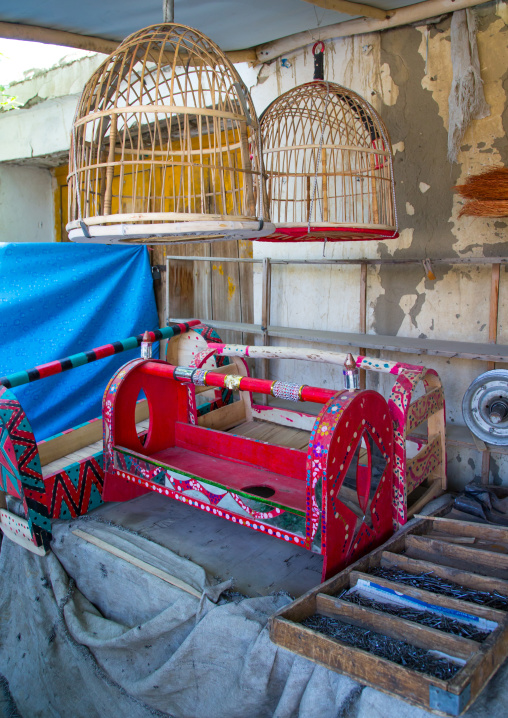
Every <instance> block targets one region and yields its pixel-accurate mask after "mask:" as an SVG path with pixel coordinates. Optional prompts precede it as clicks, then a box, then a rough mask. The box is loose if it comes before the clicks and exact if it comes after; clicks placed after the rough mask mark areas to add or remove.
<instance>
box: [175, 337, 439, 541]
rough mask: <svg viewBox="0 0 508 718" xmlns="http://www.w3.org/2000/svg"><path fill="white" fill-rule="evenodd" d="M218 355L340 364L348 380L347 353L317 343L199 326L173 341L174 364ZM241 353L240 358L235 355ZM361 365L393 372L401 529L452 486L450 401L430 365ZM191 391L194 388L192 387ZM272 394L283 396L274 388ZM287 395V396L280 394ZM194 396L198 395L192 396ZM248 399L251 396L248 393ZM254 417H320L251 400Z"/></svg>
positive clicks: (306, 421)
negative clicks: (231, 335) (300, 344)
mask: <svg viewBox="0 0 508 718" xmlns="http://www.w3.org/2000/svg"><path fill="white" fill-rule="evenodd" d="M213 357H215V360H216V361H217V360H218V359H224V358H226V357H229V358H230V360H231V361H238V360H239V361H242V360H243V359H246V358H249V359H274V360H275V359H293V360H294V359H296V360H305V361H311V362H313V363H327V364H333V365H336V366H337V368H338V374H339V376H337V381H336V386H339V385H341V383H342V376H341V374H342V371H343V367H344V363H345V361H346V357H347V355H346V354H344V353H340V352H331V351H323V350H320V349H315V348H310V347H309V348H296V347H278V346H270V347H261V346H246V345H240V344H220V343H216V342H214V341H213V340H211V339H210V338H207V339H205V338H204V337H203V336H201V335H198V334H197V333H196V332H195V331H194V330H191V331H189V332H187V333H186V334H185V337H182V338H180V337H175V338H174V339H172V340H171V341H170V342H169V343H168V349H167V358H168V360H169V361H170V362H173V363H186V364H190V365H192V366H196V367H209V366H211V365H212V364H210V362H211V361H212V358H213ZM235 358H236V359H235ZM356 366H357V367H358V369H362V370H365V371H366V372H367V373H372V372H375V373H377V374H381V375H385V380H384V385H385V386H386V382H387V380H388V378H389V377H390V376H391V377H393V379H394V383H393V385H392V386H391V389H390V390H389V394H388V395H387V396H388V408H389V412H390V416H391V420H392V422H393V429H394V481H393V497H392V518H393V526H394V528H397V527H398V526H400V525H403V524H405V523H406V521H407V520H408V518H409V517H410V516H412V515H413V514H414V513H415V512H417V511H419V510H420V509H421V508H422V507H423V506H424V505H425V504H426V503H428V502H429V501H430V500H431V499H432V498H434V497H436V496H438V495H439V494H440V493H442V492H443V491H444V490H445V489H446V453H445V403H444V392H443V388H442V386H441V382H440V379H439V376H438V375H437V373H436V372H435V371H434V370H433V369H428V368H426V367H424V366H420V365H413V364H406V363H402V362H393V361H388V360H383V359H378V358H372V357H366V356H357V357H356ZM189 391H190V390H189ZM271 393H272V395H274V396H276V397H277V394H275V393H274V392H273V391H272V392H271ZM278 398H285V397H283V396H282V397H280V396H279V397H278ZM191 401H192V398H191ZM244 401H249V399H248V398H246V399H244ZM248 413H249V418H251V419H252V418H253V419H254V420H258V421H264V422H270V423H272V424H278V425H283V426H291V427H295V428H299V429H301V430H304V431H308V432H310V431H311V429H312V427H313V424H314V420H315V417H314V416H312V415H309V414H305V413H302V412H298V413H297V414H296V413H295V412H292V413H291V414H290V415H288V414H287V412H286V411H285V410H283V409H281V408H279V407H277V406H264V405H255V404H251V406H250V407H249V412H248Z"/></svg>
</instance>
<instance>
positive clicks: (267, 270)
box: [261, 257, 272, 401]
mask: <svg viewBox="0 0 508 718" xmlns="http://www.w3.org/2000/svg"><path fill="white" fill-rule="evenodd" d="M262 282H263V288H262V295H261V329H262V331H263V346H265V347H266V346H268V344H269V342H270V340H269V338H268V326H269V324H270V300H271V293H272V292H271V289H272V265H271V264H270V260H269V259H268V258H267V257H265V258H264V259H263V274H262ZM261 378H262V379H268V359H262V360H261ZM265 401H266V398H265Z"/></svg>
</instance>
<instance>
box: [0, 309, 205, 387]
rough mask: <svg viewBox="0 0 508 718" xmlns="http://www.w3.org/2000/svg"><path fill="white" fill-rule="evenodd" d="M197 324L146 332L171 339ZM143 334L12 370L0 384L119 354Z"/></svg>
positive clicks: (23, 381)
mask: <svg viewBox="0 0 508 718" xmlns="http://www.w3.org/2000/svg"><path fill="white" fill-rule="evenodd" d="M197 324H201V322H200V321H199V319H193V320H192V321H190V322H183V323H181V324H171V325H170V326H169V327H161V328H160V329H156V330H155V331H154V332H148V334H149V335H150V341H152V342H157V341H159V340H160V339H171V337H175V336H177V335H178V334H182V333H183V332H186V331H188V330H189V329H190V328H191V327H194V326H196V325H197ZM143 334H144V332H143V333H142V334H138V335H137V336H135V337H127V339H121V340H120V341H116V342H112V343H111V344H104V345H103V346H100V347H96V348H95V349H91V350H90V351H87V352H80V353H79V354H72V356H69V357H65V358H64V359H56V360H55V361H51V362H48V363H47V364H40V365H39V366H36V367H34V368H33V369H28V370H27V371H18V372H14V373H13V374H9V375H8V376H4V377H1V378H0V385H3V386H5V387H7V389H14V387H16V386H21V385H22V384H28V383H30V382H32V381H37V380H38V379H45V378H46V377H48V376H53V375H54V374H61V373H62V372H63V371H68V370H69V369H76V367H78V366H83V365H84V364H90V363H91V362H93V361H97V359H104V358H105V357H109V356H113V354H120V352H125V351H128V350H129V349H135V348H136V347H139V345H140V344H141V340H142V338H143Z"/></svg>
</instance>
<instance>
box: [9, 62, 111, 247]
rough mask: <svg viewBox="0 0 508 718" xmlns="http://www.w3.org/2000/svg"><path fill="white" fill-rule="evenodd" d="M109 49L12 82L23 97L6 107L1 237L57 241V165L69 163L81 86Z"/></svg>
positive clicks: (30, 240) (11, 89) (16, 240)
mask: <svg viewBox="0 0 508 718" xmlns="http://www.w3.org/2000/svg"><path fill="white" fill-rule="evenodd" d="M103 57H104V56H103V55H94V56H92V57H85V58H83V59H81V60H76V61H74V62H70V63H67V64H64V65H58V66H56V67H54V68H52V69H51V70H47V71H44V72H38V73H37V72H36V73H34V74H33V75H32V76H30V77H28V78H27V79H25V80H23V81H22V82H16V83H13V84H12V85H11V86H10V91H11V93H12V94H13V95H14V96H15V97H16V98H17V100H18V102H20V103H22V107H21V108H20V109H18V110H11V111H10V112H4V113H0V241H1V242H54V241H55V216H54V199H53V189H54V179H53V177H52V175H51V172H50V169H49V168H51V167H57V166H59V165H64V164H66V163H67V158H68V153H69V141H70V131H71V127H72V120H73V117H74V112H75V109H76V104H77V101H78V99H79V96H80V93H81V90H82V89H83V86H84V84H85V82H86V81H87V80H88V78H89V77H90V75H91V74H92V72H93V71H94V70H95V68H96V67H97V66H98V65H99V64H100V62H102V59H103Z"/></svg>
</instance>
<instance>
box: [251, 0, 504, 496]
mask: <svg viewBox="0 0 508 718" xmlns="http://www.w3.org/2000/svg"><path fill="white" fill-rule="evenodd" d="M476 14H477V17H478V47H479V56H480V62H481V73H482V78H483V81H484V88H485V95H486V99H487V102H488V103H489V105H490V108H491V114H490V116H489V117H486V118H485V119H482V120H478V121H474V122H473V123H472V124H471V126H470V127H469V129H468V130H467V132H466V134H465V136H464V139H463V142H462V146H461V151H460V153H459V156H458V162H457V163H456V164H453V165H450V164H449V162H448V161H447V159H446V153H447V132H448V95H449V92H450V86H451V79H452V65H451V54H450V47H451V44H450V21H451V20H450V16H446V17H445V18H443V20H442V21H441V22H438V23H437V24H430V25H429V26H426V25H422V26H420V27H402V28H397V29H393V30H388V31H385V32H383V33H377V34H369V35H363V36H356V37H352V38H344V39H338V40H335V41H330V42H327V43H326V55H325V78H326V79H328V80H331V81H335V82H338V83H339V84H342V85H345V86H346V87H350V88H352V89H353V90H355V91H357V92H359V93H360V94H361V95H362V96H363V97H365V98H366V99H367V100H368V101H369V102H371V104H373V106H374V107H375V108H376V110H378V112H379V113H380V114H381V116H382V118H383V120H384V121H385V122H386V124H387V126H388V131H389V133H390V136H391V140H392V143H393V147H394V153H395V156H394V160H395V167H394V169H395V179H396V183H397V186H396V195H397V208H398V217H399V227H400V237H399V239H397V240H392V241H390V242H381V243H376V242H372V243H368V242H355V243H345V244H328V245H327V246H326V249H325V253H326V257H329V258H336V259H339V258H347V257H349V258H378V257H381V258H385V257H386V258H389V257H394V258H397V259H404V258H411V259H414V258H419V259H420V258H421V259H423V258H426V257H429V258H431V259H432V258H445V257H446V258H449V257H481V256H486V257H489V256H506V255H508V252H507V248H508V245H507V244H506V239H507V238H508V235H507V233H506V227H507V224H508V223H506V222H504V221H500V220H489V219H484V218H478V219H472V218H467V217H464V218H462V219H460V220H459V219H458V213H459V210H460V207H461V202H462V200H461V199H460V197H459V196H458V195H457V194H454V193H453V191H452V190H451V188H452V186H453V185H455V184H457V183H459V182H461V181H463V180H465V178H466V177H467V175H468V174H470V173H475V172H478V171H479V170H481V169H482V168H484V167H487V166H491V165H495V164H499V163H505V164H508V140H507V137H506V134H507V131H508V102H507V93H508V70H507V67H508V62H507V60H508V52H507V44H508V25H507V23H508V8H507V4H506V3H504V2H500V3H497V4H494V3H489V4H486V5H482V6H480V7H478V8H477V9H476ZM315 39H317V38H315ZM310 47H311V46H309V47H308V48H307V49H306V50H305V51H300V52H297V53H294V54H292V55H288V56H287V58H286V59H287V60H288V61H289V63H290V67H289V68H285V67H283V66H282V65H281V61H280V60H278V61H276V62H274V63H272V64H271V65H268V66H262V67H261V68H260V69H259V70H257V69H256V68H250V69H245V71H242V74H243V76H244V79H245V81H246V83H247V84H248V86H249V87H250V89H251V93H252V97H253V100H254V103H255V105H256V109H257V110H258V112H259V113H261V112H262V111H263V110H264V108H265V107H266V106H267V105H268V104H269V103H270V102H271V101H272V100H273V99H275V98H276V97H277V96H278V95H279V94H281V93H282V92H285V91H286V90H289V89H291V88H292V87H294V86H295V85H297V84H300V83H303V82H308V81H309V80H311V79H312V74H313V58H312V55H311V53H310ZM254 256H256V257H264V256H269V257H272V258H277V259H283V258H298V259H306V258H307V259H314V258H315V259H317V258H321V257H322V256H323V245H322V244H307V245H302V246H295V245H294V244H287V245H273V244H262V243H256V244H255V245H254ZM255 271H256V270H255ZM434 273H435V275H436V280H435V281H430V280H428V279H427V278H426V276H425V274H424V272H423V269H422V267H421V266H419V265H409V266H404V267H403V268H402V267H400V266H387V265H384V266H381V267H379V266H378V267H369V270H368V289H367V331H368V332H369V333H377V334H390V335H400V336H407V337H428V338H429V339H450V340H462V341H477V342H487V341H488V321H489V296H490V266H483V267H479V266H473V267H469V266H465V265H462V266H454V267H449V266H442V265H440V266H435V267H434ZM272 277H273V279H272V281H273V283H272V306H271V311H272V316H271V323H272V324H274V325H285V326H293V327H305V328H311V329H327V330H330V331H334V330H335V331H352V332H356V331H359V291H360V288H359V277H360V269H359V267H347V268H341V267H323V266H319V267H317V266H312V265H307V266H303V267H302V266H295V265H293V266H291V265H289V266H284V267H283V268H280V267H277V266H274V268H273V270H272ZM254 279H255V281H254V292H255V294H254V297H255V312H256V315H255V322H258V323H259V322H260V319H261V301H260V300H261V277H260V275H259V274H256V275H255V278H254ZM507 295H508V277H507V276H506V272H505V270H504V268H502V270H501V289H500V302H499V311H500V314H499V336H498V341H499V342H500V343H508V309H507V308H508V303H507V302H506V301H505V299H508V296H507ZM273 341H274V343H285V342H282V341H280V342H279V341H278V340H275V339H274V340H273ZM294 343H295V344H297V342H294ZM320 346H322V347H323V348H325V346H324V345H320ZM330 348H333V347H330ZM383 356H386V357H387V358H391V359H401V360H403V361H404V360H406V361H413V360H415V359H416V357H415V355H409V354H394V353H390V352H385V353H383ZM423 363H425V364H426V365H427V366H431V367H433V368H435V369H436V370H437V371H438V372H439V373H440V375H441V378H442V380H443V383H444V387H445V393H446V401H447V419H448V421H449V422H450V423H457V424H462V423H463V419H462V412H461V403H462V396H463V394H464V392H465V390H466V389H467V387H468V386H469V384H470V382H471V381H472V380H473V379H474V378H475V377H476V376H478V375H479V374H480V373H482V372H483V371H486V369H487V365H486V363H484V362H479V361H467V360H463V359H455V360H451V361H450V360H446V359H443V358H436V357H424V358H423ZM507 368H508V367H507ZM271 371H272V372H273V374H274V376H277V375H278V376H280V378H284V379H286V380H288V381H304V382H312V383H316V384H322V385H324V386H331V385H333V384H335V385H337V376H336V375H335V376H334V373H333V372H332V371H331V370H330V369H328V368H326V367H325V366H324V365H321V366H319V365H318V366H312V365H310V364H303V363H296V362H281V363H280V365H279V366H277V365H276V364H275V362H274V363H273V365H271ZM370 385H371V386H372V387H373V388H377V387H378V386H379V388H382V389H383V390H384V391H385V390H387V389H388V388H389V387H388V382H387V381H386V379H382V380H381V383H378V381H377V377H376V376H374V377H373V378H371V379H370ZM382 385H384V386H382ZM385 395H386V394H385ZM449 460H450V461H449V477H450V480H451V482H452V484H453V483H455V484H462V483H465V482H466V481H468V480H470V479H472V478H473V477H474V476H475V475H477V476H478V475H479V474H480V469H481V456H480V454H479V453H478V452H477V451H475V450H471V451H469V450H468V449H467V448H466V449H464V448H460V447H452V448H450V451H449ZM491 474H492V475H491V480H495V481H496V483H500V482H503V483H505V484H508V463H506V462H505V461H503V460H501V459H499V457H495V460H494V459H493V461H492V471H491Z"/></svg>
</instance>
